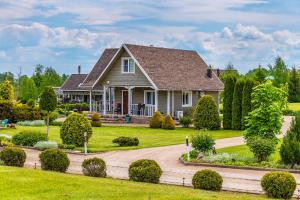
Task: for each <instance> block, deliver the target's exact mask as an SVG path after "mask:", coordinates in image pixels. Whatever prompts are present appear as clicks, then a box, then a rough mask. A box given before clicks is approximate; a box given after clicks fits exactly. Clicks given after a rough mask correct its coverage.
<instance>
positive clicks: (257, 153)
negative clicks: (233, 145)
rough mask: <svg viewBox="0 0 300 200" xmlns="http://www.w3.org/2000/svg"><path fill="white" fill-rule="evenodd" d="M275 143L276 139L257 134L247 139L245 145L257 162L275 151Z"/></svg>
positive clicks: (265, 158)
mask: <svg viewBox="0 0 300 200" xmlns="http://www.w3.org/2000/svg"><path fill="white" fill-rule="evenodd" d="M276 144H277V140H276V139H266V138H262V137H259V136H257V137H251V138H248V139H247V145H248V147H249V148H250V151H251V152H252V153H253V154H254V157H255V158H256V159H257V161H258V162H261V161H265V160H267V159H268V158H269V156H270V155H271V154H272V153H273V152H274V151H275V148H276Z"/></svg>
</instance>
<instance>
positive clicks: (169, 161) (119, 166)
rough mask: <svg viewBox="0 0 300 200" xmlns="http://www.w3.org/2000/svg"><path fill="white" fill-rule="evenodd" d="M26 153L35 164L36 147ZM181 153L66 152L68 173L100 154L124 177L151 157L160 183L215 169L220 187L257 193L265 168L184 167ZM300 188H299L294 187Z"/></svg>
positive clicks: (231, 142) (232, 141)
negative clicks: (158, 168)
mask: <svg viewBox="0 0 300 200" xmlns="http://www.w3.org/2000/svg"><path fill="white" fill-rule="evenodd" d="M290 122H291V117H285V118H284V125H283V127H282V133H283V134H284V133H286V130H287V129H288V127H289V124H290ZM243 143H244V141H243V138H242V137H234V138H226V139H219V140H216V148H224V147H229V146H236V145H240V144H243ZM26 152H27V160H26V165H27V166H30V167H32V166H34V165H35V164H37V165H38V166H39V161H38V154H39V151H36V150H26ZM184 152H185V146H184V145H173V146H166V147H155V148H146V149H138V150H129V151H111V152H107V153H101V154H94V155H88V156H84V155H75V154H69V155H68V156H69V158H70V160H71V164H70V167H69V172H70V173H79V174H80V173H81V163H82V161H83V160H84V159H85V158H87V157H100V158H103V159H104V160H105V162H106V163H107V168H108V171H107V173H108V175H109V176H111V177H114V178H121V179H127V178H128V166H129V164H130V163H131V162H133V161H135V160H138V159H143V158H145V159H153V160H156V161H157V162H158V163H159V165H160V166H161V168H162V170H163V175H162V177H161V182H162V183H169V184H177V185H182V184H183V182H184V184H185V185H189V186H190V185H191V179H192V176H193V174H194V173H195V172H196V171H198V170H201V169H204V168H206V169H207V168H210V169H213V170H216V171H217V172H219V173H220V174H221V175H222V177H223V179H224V184H223V189H224V190H231V191H245V192H253V193H261V192H262V189H261V187H260V179H261V177H262V176H263V175H264V174H265V173H266V171H254V170H243V169H230V168H218V167H202V166H184V165H183V164H181V163H180V162H179V160H178V158H179V157H180V156H181V155H182V153H184ZM294 176H295V177H296V179H297V182H299V183H300V174H294ZM298 189H300V187H298Z"/></svg>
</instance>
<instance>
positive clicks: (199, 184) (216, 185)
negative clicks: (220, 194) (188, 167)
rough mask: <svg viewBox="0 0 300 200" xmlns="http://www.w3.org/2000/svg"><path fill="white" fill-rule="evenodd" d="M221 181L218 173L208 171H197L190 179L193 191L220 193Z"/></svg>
mask: <svg viewBox="0 0 300 200" xmlns="http://www.w3.org/2000/svg"><path fill="white" fill-rule="evenodd" d="M222 183H223V179H222V177H221V175H220V174H219V173H217V172H216V171H213V170H210V169H204V170H201V171H198V172H197V173H196V174H195V175H194V176H193V179H192V184H193V186H194V188H195V189H203V190H212V191H220V190H221V188H222Z"/></svg>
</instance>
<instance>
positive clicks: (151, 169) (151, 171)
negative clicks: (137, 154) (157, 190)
mask: <svg viewBox="0 0 300 200" xmlns="http://www.w3.org/2000/svg"><path fill="white" fill-rule="evenodd" d="M128 172H129V179H130V180H132V181H137V182H147V183H158V182H159V178H160V176H161V174H162V170H161V168H160V166H159V165H158V164H157V163H156V162H155V161H154V160H146V159H142V160H137V161H135V162H133V163H131V164H130V166H129V170H128Z"/></svg>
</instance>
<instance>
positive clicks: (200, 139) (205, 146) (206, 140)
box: [192, 134, 215, 153]
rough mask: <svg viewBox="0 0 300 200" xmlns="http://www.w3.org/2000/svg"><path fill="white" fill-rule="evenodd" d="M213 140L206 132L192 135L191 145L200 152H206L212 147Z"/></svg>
mask: <svg viewBox="0 0 300 200" xmlns="http://www.w3.org/2000/svg"><path fill="white" fill-rule="evenodd" d="M214 146H215V141H214V139H213V138H212V137H211V136H210V135H208V134H197V135H193V136H192V147H193V148H194V149H196V150H197V151H200V152H202V153H207V152H209V151H211V150H213V149H214Z"/></svg>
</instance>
